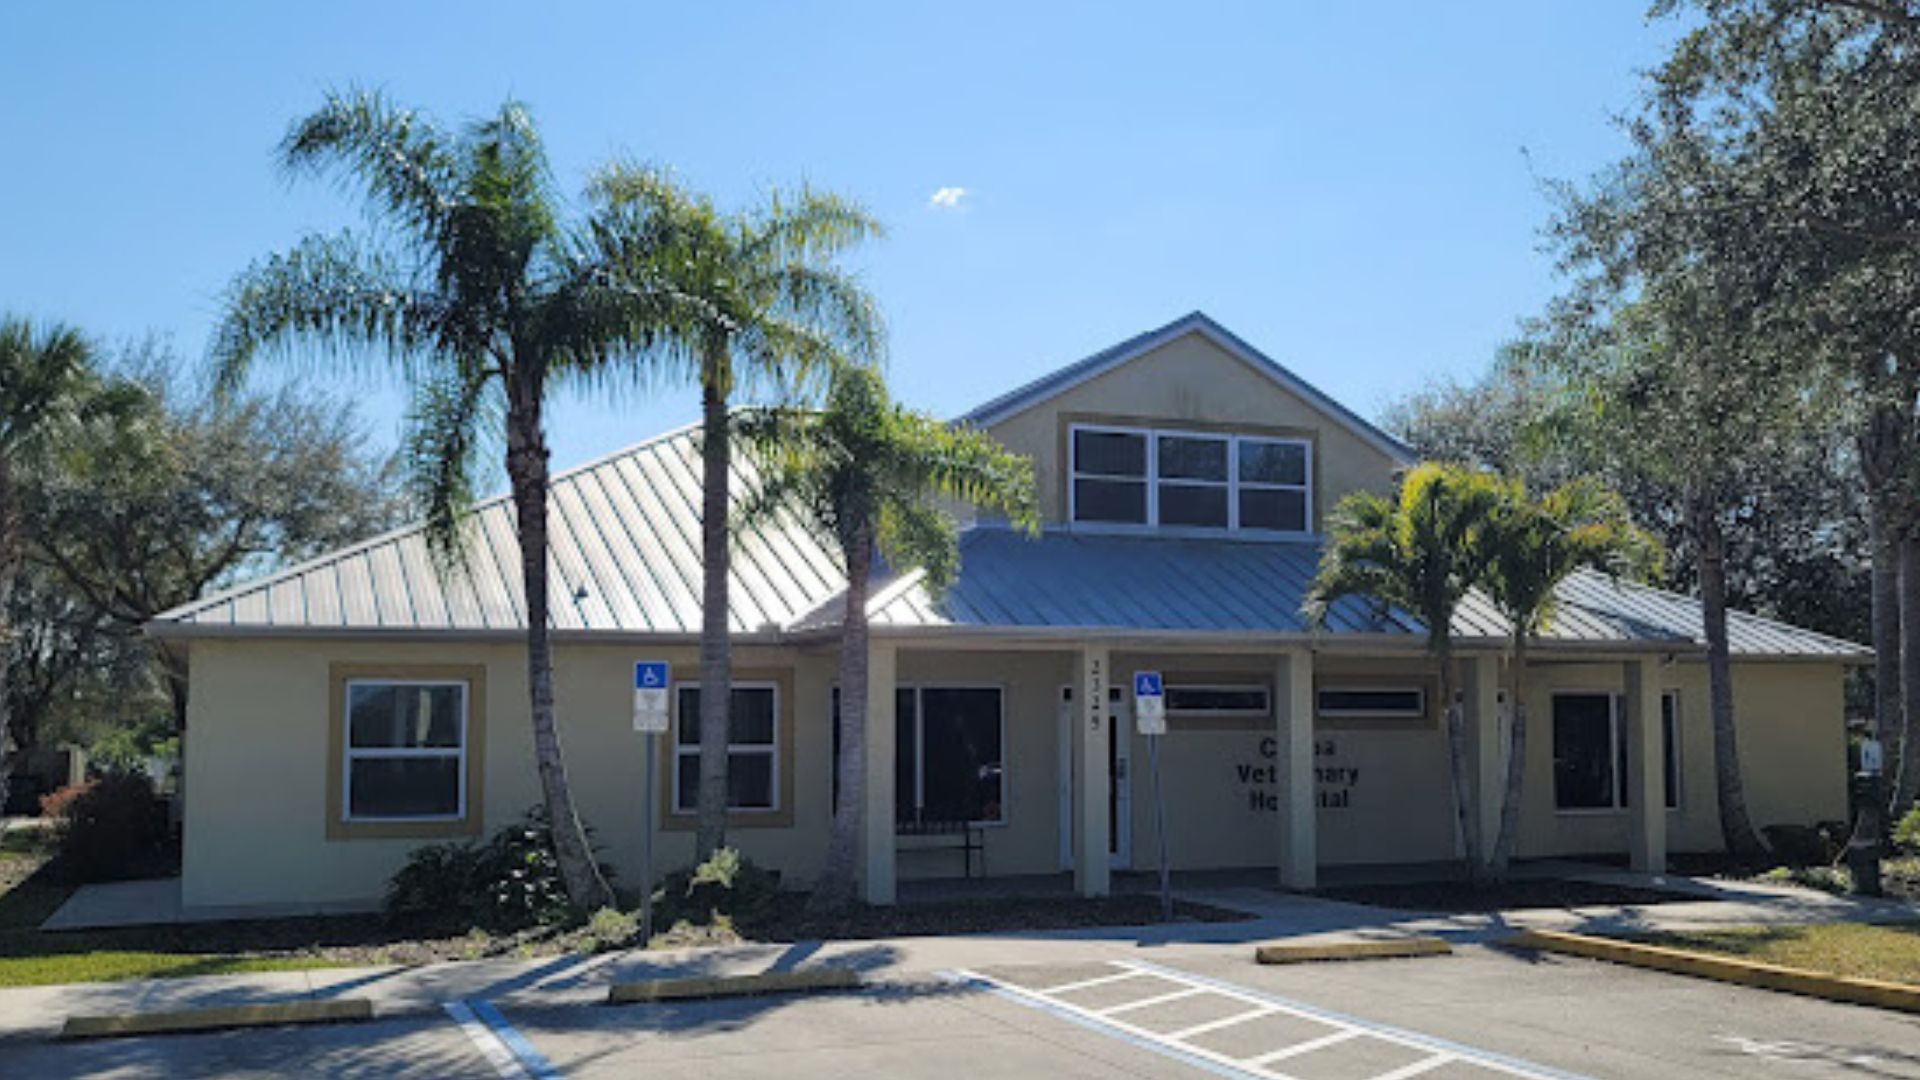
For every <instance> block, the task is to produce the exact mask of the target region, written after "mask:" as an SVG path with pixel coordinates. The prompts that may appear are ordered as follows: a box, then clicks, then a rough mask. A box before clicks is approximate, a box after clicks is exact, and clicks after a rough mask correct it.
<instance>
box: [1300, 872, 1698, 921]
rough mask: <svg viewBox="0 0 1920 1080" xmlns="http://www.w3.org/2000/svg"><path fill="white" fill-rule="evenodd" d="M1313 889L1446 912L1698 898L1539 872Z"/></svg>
mask: <svg viewBox="0 0 1920 1080" xmlns="http://www.w3.org/2000/svg"><path fill="white" fill-rule="evenodd" d="M1314 895H1316V896H1324V897H1326V898H1328V899H1331V900H1345V901H1347V902H1349V903H1354V904H1368V905H1371V906H1373V907H1385V908H1395V909H1398V910H1401V911H1419V912H1436V913H1440V914H1448V915H1465V914H1484V913H1488V912H1495V911H1506V910H1511V909H1516V908H1574V907H1601V906H1611V905H1629V904H1631V905H1645V904H1671V903H1675V902H1679V901H1686V900H1698V899H1699V897H1697V896H1689V895H1687V894H1685V893H1678V892H1666V891H1664V890H1659V889H1641V888H1635V887H1632V886H1626V885H1603V884H1598V883H1593V882H1585V881H1558V880H1551V879H1544V878H1523V879H1516V880H1511V881H1489V882H1483V883H1480V884H1471V883H1468V882H1464V881H1432V882H1412V883H1408V884H1404V885H1349V886H1344V887H1335V888H1325V889H1320V890H1318V891H1316V892H1315V894H1314Z"/></svg>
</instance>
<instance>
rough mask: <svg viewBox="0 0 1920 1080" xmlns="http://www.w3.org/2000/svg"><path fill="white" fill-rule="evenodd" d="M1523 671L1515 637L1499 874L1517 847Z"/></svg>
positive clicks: (1521, 641) (1521, 639)
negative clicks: (1510, 719)
mask: <svg viewBox="0 0 1920 1080" xmlns="http://www.w3.org/2000/svg"><path fill="white" fill-rule="evenodd" d="M1526 670H1527V639H1526V635H1524V634H1516V635H1515V636H1514V639H1513V656H1512V658H1511V659H1510V660H1509V661H1508V663H1507V707H1508V708H1509V709H1511V710H1512V717H1513V719H1512V721H1511V724H1510V728H1511V730H1509V731H1508V733H1507V790H1506V794H1505V795H1503V796H1501V800H1500V839H1499V840H1498V841H1496V842H1495V843H1494V845H1493V868H1494V870H1496V871H1502V872H1504V871H1505V870H1506V868H1507V866H1508V865H1509V864H1511V863H1512V862H1513V855H1514V852H1515V850H1516V849H1518V848H1519V846H1520V799H1521V795H1522V792H1523V789H1524V788H1525V786H1526V778H1527V706H1526V700H1525V699H1524V698H1522V697H1521V696H1520V692H1521V684H1522V682H1523V681H1524V680H1525V676H1526Z"/></svg>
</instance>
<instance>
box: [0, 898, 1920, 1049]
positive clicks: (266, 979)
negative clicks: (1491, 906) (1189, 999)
mask: <svg viewBox="0 0 1920 1080" xmlns="http://www.w3.org/2000/svg"><path fill="white" fill-rule="evenodd" d="M1589 871H1591V872H1593V873H1600V874H1607V875H1610V876H1611V875H1616V874H1617V875H1622V876H1619V877H1614V878H1612V883H1614V884H1638V885H1641V886H1642V887H1650V886H1651V884H1652V879H1649V878H1645V877H1644V876H1640V875H1627V874H1626V873H1625V872H1624V871H1606V870H1598V871H1593V870H1592V869H1591V868H1584V869H1582V870H1580V871H1579V872H1581V873H1586V872H1589ZM1675 882H1678V884H1677V885H1676V884H1675ZM1665 887H1668V888H1680V889H1684V890H1685V891H1694V892H1700V893H1701V894H1702V899H1700V900H1698V901H1682V902H1676V903H1670V904H1661V905H1647V906H1613V907H1594V908H1576V909H1559V908H1550V909H1533V910H1517V911H1506V912H1500V913H1497V914H1481V915H1432V914H1424V913H1419V912H1403V911H1392V910H1388V909H1384V908H1377V907H1368V906H1364V905H1360V904H1350V903H1343V902H1340V901H1335V900H1326V899H1321V898H1317V897H1310V896H1301V895H1293V894H1287V893H1282V892H1279V891H1278V890H1273V889H1265V888H1260V887H1257V886H1253V885H1230V886H1220V887H1213V888H1194V889H1188V890H1182V891H1181V897H1182V899H1187V900H1192V901H1196V902H1200V903H1206V904H1212V905H1215V906H1219V907H1226V908H1233V909H1237V910H1242V911H1246V912H1248V913H1250V914H1253V915H1254V916H1256V917H1255V918H1254V919H1252V920H1250V921H1247V922H1239V923H1173V924H1166V925H1158V926H1146V927H1097V928H1090V929H1084V930H1069V931H1047V932H1033V933H999V934H975V935H955V936H949V937H910V938H893V939H884V940H873V941H839V942H802V943H798V944H793V945H746V946H737V947H723V948H702V949H688V950H675V951H659V952H640V951H625V952H617V953H606V954H601V955H596V956H587V955H567V956H555V957H543V958H536V959H531V960H505V959H503V960H479V961H464V962H450V963H441V964H431V965H425V966H420V967H368V968H335V969H323V970H315V971H304V972H277V973H267V974H256V975H233V976H212V977H203V978H184V979H160V980H152V981H145V982H120V983H88V984H78V985H70V986H48V987H21V988H14V989H4V990H0V1039H8V1038H33V1037H42V1036H45V1035H48V1034H51V1033H52V1032H54V1031H56V1030H57V1029H58V1028H59V1026H60V1024H61V1023H63V1022H64V1021H65V1020H66V1018H67V1017H68V1016H75V1015H98V1014H103V1013H113V1012H124V1011H133V1010H161V1009H183V1008H198V1007H205V1006H218V1005H239V1004H253V1003H262V1002H278V1001H290V1000H302V999H326V998H341V997H365V998H370V999H372V1001H373V1004H374V1009H375V1012H376V1014H377V1015H380V1016H396V1015H408V1014H417V1013H426V1012H432V1011H434V1010H436V1009H438V1008H439V1007H440V1006H441V1004H443V1003H445V1002H447V1001H453V1000H458V999H465V998H486V999H492V1000H496V1001H498V1002H500V1003H501V1004H502V1005H503V1006H511V1005H516V1004H519V1005H543V1006H544V1005H566V1004H590V1003H597V1002H600V1001H602V1000H604V999H605V996H606V990H607V987H608V986H609V985H611V984H612V983H615V982H628V981H637V980H642V979H652V978H670V977H677V976H687V975H731V974H748V973H753V972H760V971H767V970H786V969H792V968H796V967H813V966H832V967H844V968H852V969H854V970H858V971H861V972H863V973H866V974H867V975H868V976H869V977H872V978H877V979H887V980H902V981H918V980H922V979H926V978H930V977H932V975H933V973H935V972H937V971H941V970H946V969H952V968H961V967H971V968H978V967H982V966H988V965H995V964H1043V963H1044V964H1052V963H1059V964H1069V963H1085V962H1099V961H1108V960H1128V959H1134V960H1139V959H1148V960H1163V961H1168V962H1171V961H1174V960H1196V961H1201V962H1212V963H1221V962H1249V961H1250V957H1251V951H1250V950H1251V946H1252V945H1253V944H1254V943H1256V942H1261V941H1272V940H1275V939H1279V938H1288V939H1328V940H1340V939H1354V938H1375V937H1381V936H1400V935H1406V934H1436V935H1439V936H1442V937H1446V938H1448V939H1450V940H1453V941H1456V942H1462V943H1471V942H1481V941H1488V940H1493V939H1498V938H1500V937H1504V936H1505V935H1506V934H1509V933H1511V932H1513V931H1514V930H1518V929H1522V928H1538V929H1567V930H1583V931H1590V932H1597V933H1621V932H1635V931H1653V930H1686V929H1704V928H1708V927H1728V926H1742V925H1752V924H1755V923H1771V924H1790V923H1809V922H1845V921H1860V922H1889V921H1898V920H1912V919H1916V918H1920V907H1915V906H1914V905H1908V904H1900V903H1895V902H1892V901H1863V900H1856V899H1852V898H1847V897H1836V896H1829V895H1827V894H1824V893H1818V892H1813V891H1810V890H1805V889H1796V888H1790V887H1778V886H1758V885H1747V884H1739V885H1733V884H1728V883H1723V882H1702V881H1698V880H1693V879H1669V883H1668V884H1667V885H1666V886H1665Z"/></svg>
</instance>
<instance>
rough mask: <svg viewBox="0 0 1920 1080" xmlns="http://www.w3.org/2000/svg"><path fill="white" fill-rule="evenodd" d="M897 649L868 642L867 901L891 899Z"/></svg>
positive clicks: (863, 844)
mask: <svg viewBox="0 0 1920 1080" xmlns="http://www.w3.org/2000/svg"><path fill="white" fill-rule="evenodd" d="M897 669H898V649H897V648H896V647H895V646H894V645H893V644H892V643H891V642H882V641H878V640H874V639H869V640H868V644H867V762H866V766H867V767H866V786H867V790H866V807H865V812H864V813H863V814H862V815H861V835H860V863H861V874H860V894H861V899H863V900H865V901H866V902H867V903H869V904H891V903H893V901H894V850H893V849H894V835H893V834H894V820H893V782H894V781H893V757H894V742H895V736H894V730H895V729H894V683H895V681H896V680H895V672H896V670H897Z"/></svg>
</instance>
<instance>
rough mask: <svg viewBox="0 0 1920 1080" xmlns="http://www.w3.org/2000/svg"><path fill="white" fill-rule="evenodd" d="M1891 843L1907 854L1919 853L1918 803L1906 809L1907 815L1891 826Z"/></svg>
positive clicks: (1919, 815)
mask: <svg viewBox="0 0 1920 1080" xmlns="http://www.w3.org/2000/svg"><path fill="white" fill-rule="evenodd" d="M1893 843H1894V846H1895V847H1898V848H1899V849H1900V850H1901V851H1904V852H1906V853H1907V854H1909V855H1920V805H1915V806H1914V808H1913V809H1911V810H1909V811H1907V816H1906V817H1903V818H1901V819H1900V822H1899V824H1897V825H1895V826H1894V827H1893Z"/></svg>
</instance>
